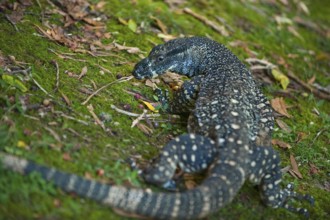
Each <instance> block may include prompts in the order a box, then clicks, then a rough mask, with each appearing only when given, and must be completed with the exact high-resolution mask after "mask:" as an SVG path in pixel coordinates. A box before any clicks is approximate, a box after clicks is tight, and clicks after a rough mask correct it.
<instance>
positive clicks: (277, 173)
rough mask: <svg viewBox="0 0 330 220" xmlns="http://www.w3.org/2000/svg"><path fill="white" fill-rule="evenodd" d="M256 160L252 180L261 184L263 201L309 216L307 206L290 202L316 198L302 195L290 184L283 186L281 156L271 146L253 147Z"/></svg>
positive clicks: (272, 205)
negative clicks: (303, 206) (295, 205)
mask: <svg viewBox="0 0 330 220" xmlns="http://www.w3.org/2000/svg"><path fill="white" fill-rule="evenodd" d="M253 154H254V155H257V156H255V157H254V158H255V160H253V161H252V162H251V163H250V166H251V173H250V181H251V182H254V183H258V184H259V189H260V194H261V198H262V200H263V203H264V204H265V205H267V206H270V207H273V208H279V207H282V208H285V209H287V210H289V211H291V212H295V213H299V214H303V215H305V216H306V217H308V216H309V213H308V210H307V209H305V208H300V207H294V206H292V205H290V204H289V203H290V202H291V201H292V199H294V200H297V201H303V200H305V201H308V202H309V203H311V204H313V203H314V199H313V197H311V196H310V195H302V194H299V193H297V192H295V191H294V190H293V186H292V185H291V184H289V185H288V186H287V187H286V188H281V186H280V183H281V178H282V173H281V169H280V157H279V155H278V154H277V152H276V151H275V150H274V149H272V148H271V147H257V146H255V147H253Z"/></svg>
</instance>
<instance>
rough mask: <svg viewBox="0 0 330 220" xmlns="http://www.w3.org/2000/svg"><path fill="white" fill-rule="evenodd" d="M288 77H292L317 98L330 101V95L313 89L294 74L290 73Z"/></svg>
mask: <svg viewBox="0 0 330 220" xmlns="http://www.w3.org/2000/svg"><path fill="white" fill-rule="evenodd" d="M287 75H288V77H290V78H291V79H293V80H294V81H296V82H297V83H298V84H300V85H301V86H302V87H303V88H304V89H305V90H307V91H309V92H311V93H313V94H314V95H315V96H317V97H319V98H321V99H326V100H330V95H328V94H326V93H324V92H323V91H321V90H317V89H314V88H313V87H311V86H310V85H308V84H307V83H305V82H304V81H302V80H301V79H299V78H298V77H297V76H296V75H295V74H294V73H292V72H290V71H289V72H288V73H287Z"/></svg>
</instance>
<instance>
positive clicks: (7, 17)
mask: <svg viewBox="0 0 330 220" xmlns="http://www.w3.org/2000/svg"><path fill="white" fill-rule="evenodd" d="M5 17H6V19H7V20H8V22H9V23H10V24H11V25H13V27H14V28H15V30H16V32H19V30H18V28H17V26H16V24H15V23H14V22H13V21H12V20H10V18H9V16H8V15H5Z"/></svg>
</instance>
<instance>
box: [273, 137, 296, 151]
mask: <svg viewBox="0 0 330 220" xmlns="http://www.w3.org/2000/svg"><path fill="white" fill-rule="evenodd" d="M272 145H277V146H279V147H280V148H283V149H290V148H292V147H291V145H290V144H288V143H286V142H284V141H280V140H278V139H272Z"/></svg>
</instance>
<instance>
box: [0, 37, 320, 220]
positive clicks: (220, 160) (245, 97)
mask: <svg viewBox="0 0 330 220" xmlns="http://www.w3.org/2000/svg"><path fill="white" fill-rule="evenodd" d="M166 71H173V72H176V73H179V74H182V75H186V76H188V77H190V78H191V80H190V81H186V82H185V83H184V85H183V87H182V88H181V89H180V90H179V91H178V92H176V93H175V94H174V98H173V99H172V100H169V99H168V97H167V96H166V95H163V94H162V92H161V91H159V90H158V91H157V94H158V96H159V100H160V101H161V102H162V103H163V104H164V105H165V106H167V112H175V113H189V114H190V115H189V119H188V134H183V135H180V136H178V137H176V138H175V139H173V140H171V141H170V142H169V143H168V144H167V145H165V146H164V148H163V150H162V151H161V153H160V155H159V157H158V158H157V160H156V161H155V162H154V163H153V164H151V165H150V167H148V168H147V169H145V170H144V171H143V173H142V176H143V177H144V179H145V180H146V181H147V182H149V183H152V184H156V185H159V186H163V187H164V186H167V185H168V184H169V183H170V182H171V181H172V176H173V174H174V171H175V169H176V168H177V167H178V166H179V167H180V168H181V169H182V170H183V171H185V172H188V173H194V172H199V171H202V170H207V172H208V175H207V177H206V179H205V180H204V181H203V182H202V184H201V185H199V186H197V187H196V188H194V189H192V190H187V191H184V192H152V191H151V190H149V189H147V190H143V189H133V188H126V187H121V186H113V185H105V184H100V183H97V182H95V181H92V180H87V179H84V178H81V177H78V176H76V175H73V174H68V173H64V172H61V171H58V170H55V169H51V168H47V167H44V166H40V165H38V164H35V163H33V162H31V161H27V160H24V159H19V158H17V157H14V156H11V155H6V154H0V156H1V162H2V164H3V165H4V167H5V168H7V169H11V170H14V171H17V172H20V173H23V174H29V173H31V172H38V173H40V174H41V176H42V177H43V178H45V179H46V180H49V181H52V182H53V183H54V184H55V185H57V186H58V187H60V188H61V189H63V190H65V191H67V192H75V193H76V194H78V195H80V196H82V197H87V198H91V199H94V200H96V201H99V202H101V203H103V204H105V205H109V206H111V207H114V208H116V209H119V210H122V211H124V212H127V213H129V214H134V215H140V216H143V217H149V218H154V219H195V218H203V217H205V216H207V215H209V214H211V213H214V212H216V211H217V210H219V209H220V208H221V207H223V206H225V205H226V204H228V203H229V202H231V201H232V200H233V198H234V197H235V195H236V194H237V192H238V191H239V189H240V188H241V186H242V185H243V184H244V182H245V181H246V180H248V181H250V182H252V183H254V184H257V185H258V186H259V188H260V194H261V198H262V201H263V202H264V204H265V205H267V206H270V207H273V208H278V207H283V208H286V209H288V210H289V211H293V212H298V213H302V214H304V215H306V216H307V215H308V212H307V210H306V209H304V208H296V207H292V206H290V205H289V202H290V200H292V199H296V200H306V201H308V202H310V203H313V198H312V197H310V196H308V195H301V194H298V193H296V192H295V191H293V188H292V186H291V185H289V186H288V187H287V188H282V187H281V186H280V182H281V171H280V165H279V163H280V159H279V156H278V154H277V153H276V152H275V151H274V149H273V148H271V146H270V137H271V131H272V129H273V116H272V112H271V109H270V107H269V103H268V101H267V100H266V98H265V97H264V96H263V94H262V93H261V91H260V90H259V88H258V87H257V86H256V83H255V82H254V80H253V78H252V76H251V74H250V72H249V71H248V69H247V68H246V67H245V65H243V64H242V63H241V62H240V61H239V60H238V58H237V57H236V56H235V55H234V54H232V53H231V52H230V51H229V50H228V49H227V48H225V47H224V46H223V45H221V44H219V43H217V42H215V41H212V40H210V39H207V38H201V37H191V38H179V39H175V40H171V41H169V42H167V43H165V44H163V45H158V46H156V47H154V48H153V49H152V51H151V52H150V54H149V56H148V57H147V58H145V59H143V60H141V61H140V62H139V63H138V64H137V65H136V66H135V68H134V70H133V75H134V76H135V78H137V79H146V78H154V77H157V76H158V75H160V74H163V73H165V72H166Z"/></svg>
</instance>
